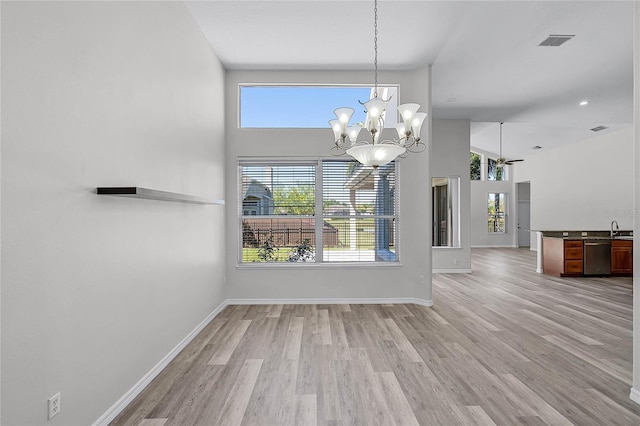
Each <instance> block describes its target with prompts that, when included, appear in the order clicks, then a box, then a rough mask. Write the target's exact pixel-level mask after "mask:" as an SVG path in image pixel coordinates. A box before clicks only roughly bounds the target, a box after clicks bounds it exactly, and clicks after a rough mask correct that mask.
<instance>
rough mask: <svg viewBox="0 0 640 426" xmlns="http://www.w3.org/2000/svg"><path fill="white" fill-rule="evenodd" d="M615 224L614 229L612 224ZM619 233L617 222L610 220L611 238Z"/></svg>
mask: <svg viewBox="0 0 640 426" xmlns="http://www.w3.org/2000/svg"><path fill="white" fill-rule="evenodd" d="M614 223H615V224H616V230H615V231H614V230H613V224H614ZM619 233H620V227H619V226H618V222H617V221H615V220H612V221H611V238H613V237H615V236H616V235H618V234H619Z"/></svg>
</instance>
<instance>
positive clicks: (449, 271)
mask: <svg viewBox="0 0 640 426" xmlns="http://www.w3.org/2000/svg"><path fill="white" fill-rule="evenodd" d="M431 272H432V273H434V274H470V273H471V269H434V270H432V271H431Z"/></svg>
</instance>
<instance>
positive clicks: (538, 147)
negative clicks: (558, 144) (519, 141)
mask: <svg viewBox="0 0 640 426" xmlns="http://www.w3.org/2000/svg"><path fill="white" fill-rule="evenodd" d="M531 149H535V150H538V149H542V147H541V146H540V145H536V146H532V147H531Z"/></svg>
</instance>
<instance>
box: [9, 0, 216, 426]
mask: <svg viewBox="0 0 640 426" xmlns="http://www.w3.org/2000/svg"><path fill="white" fill-rule="evenodd" d="M223 93H224V70H223V69H222V67H221V65H220V62H219V61H218V59H217V58H216V57H215V56H214V54H213V53H212V51H211V48H210V47H209V45H208V44H207V42H206V41H205V39H204V37H203V36H202V34H201V32H200V30H199V29H198V28H197V27H196V25H195V24H194V22H193V20H192V18H191V16H190V15H189V13H188V11H187V10H186V8H185V6H184V4H182V3H181V2H153V3H149V2H39V3H32V2H20V3H12V2H3V4H2V159H1V160H2V164H1V166H2V201H3V203H2V210H1V214H2V248H1V250H2V261H3V262H2V270H1V273H2V408H3V411H2V424H6V425H17V424H32V425H36V424H45V423H47V424H51V425H62V424H64V425H71V424H75V425H80V424H85V425H86V424H90V423H92V422H93V421H95V420H96V419H97V418H98V417H99V416H100V415H102V414H103V413H105V411H106V410H107V409H108V408H109V407H111V406H112V405H113V404H114V403H115V402H116V400H118V398H120V397H121V396H122V395H123V394H125V392H127V391H128V390H129V389H130V388H131V387H132V386H133V385H134V384H135V383H136V382H137V381H138V380H139V379H140V378H142V377H143V376H144V375H145V374H146V373H147V372H148V371H149V370H150V369H151V368H152V367H153V366H154V365H155V364H156V363H157V362H158V361H159V360H160V359H161V358H162V357H164V356H165V355H166V354H167V353H168V352H169V351H170V350H171V349H172V348H173V347H175V346H176V345H177V344H178V343H179V342H180V341H181V340H182V339H183V338H184V337H185V336H186V335H187V334H188V333H189V332H190V331H192V330H193V329H194V328H195V327H196V326H197V325H198V324H199V323H200V322H201V321H202V320H203V319H204V318H206V317H207V315H209V314H210V313H211V312H212V311H213V310H214V309H215V308H216V307H217V306H218V305H219V304H220V303H221V302H222V301H223V300H224V295H223V291H224V288H223V275H224V274H223V270H224V258H225V239H224V234H225V229H224V207H221V206H198V205H190V204H178V203H168V202H160V201H149V200H140V199H124V198H116V197H103V196H98V195H96V194H95V193H94V191H95V187H96V186H119V185H138V186H142V187H149V188H154V189H161V190H168V191H174V192H184V193H190V194H194V195H203V196H210V197H212V198H224V173H223V170H224V167H225V166H224V102H223ZM56 392H61V393H62V411H61V413H60V414H59V415H58V416H57V417H55V418H54V419H53V420H52V421H50V422H47V398H49V397H50V396H52V395H53V394H55V393H56Z"/></svg>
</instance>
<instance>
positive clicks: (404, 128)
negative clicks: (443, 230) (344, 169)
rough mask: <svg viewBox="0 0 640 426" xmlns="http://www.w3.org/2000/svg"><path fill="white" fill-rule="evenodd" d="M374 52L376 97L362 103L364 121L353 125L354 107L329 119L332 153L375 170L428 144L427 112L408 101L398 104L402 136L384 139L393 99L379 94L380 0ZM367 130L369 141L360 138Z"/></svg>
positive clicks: (375, 4) (375, 11)
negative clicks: (425, 140)
mask: <svg viewBox="0 0 640 426" xmlns="http://www.w3.org/2000/svg"><path fill="white" fill-rule="evenodd" d="M373 17H374V20H373V30H374V37H373V52H374V61H373V67H374V73H373V79H374V85H373V97H372V98H371V99H369V100H368V101H367V102H361V101H358V102H359V103H360V105H362V106H364V107H365V110H366V113H367V115H366V118H365V121H364V123H358V124H354V125H349V120H351V116H352V115H353V113H354V110H353V108H349V107H342V108H337V109H336V110H335V111H334V112H335V114H336V118H335V119H333V120H329V125H330V126H331V128H332V129H333V133H334V136H335V144H334V146H333V147H332V148H331V153H332V154H333V155H336V156H340V155H345V154H346V155H349V156H351V157H353V158H354V159H356V160H357V161H358V162H359V163H361V164H363V165H365V166H371V167H373V168H374V171H376V170H377V168H378V167H379V166H383V165H385V164H387V163H389V162H390V161H393V160H394V159H395V158H397V157H401V158H405V157H406V156H407V153H409V152H413V153H418V152H422V151H424V150H425V148H426V145H425V144H424V143H423V142H421V140H420V129H421V128H422V123H423V122H424V120H425V118H427V114H426V113H424V112H418V109H420V105H418V104H414V103H407V104H402V105H399V106H398V112H399V113H400V116H401V117H402V123H398V124H396V126H395V127H396V131H397V133H398V139H390V140H380V138H381V134H382V131H383V130H384V119H385V113H386V108H387V104H388V103H389V101H390V100H391V98H389V99H383V98H379V97H378V0H374V2H373ZM363 129H366V130H367V132H366V133H368V134H369V137H367V138H366V139H365V140H358V136H360V134H361V131H362V130H363Z"/></svg>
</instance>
